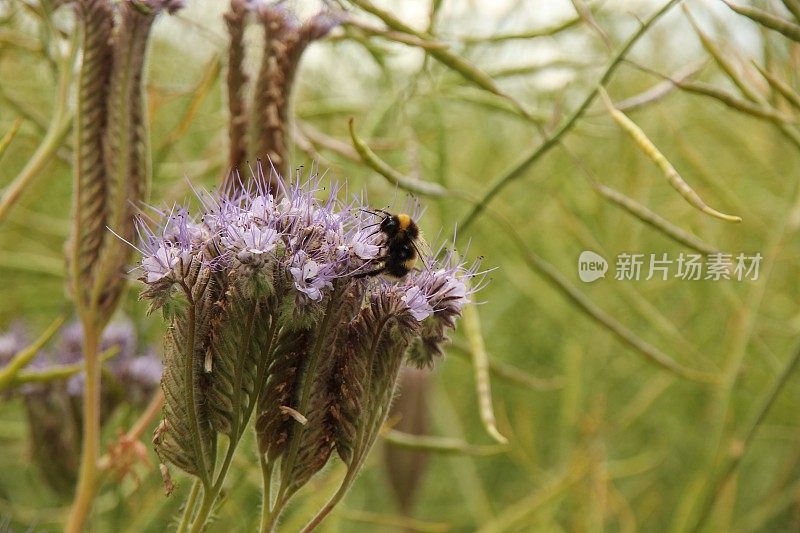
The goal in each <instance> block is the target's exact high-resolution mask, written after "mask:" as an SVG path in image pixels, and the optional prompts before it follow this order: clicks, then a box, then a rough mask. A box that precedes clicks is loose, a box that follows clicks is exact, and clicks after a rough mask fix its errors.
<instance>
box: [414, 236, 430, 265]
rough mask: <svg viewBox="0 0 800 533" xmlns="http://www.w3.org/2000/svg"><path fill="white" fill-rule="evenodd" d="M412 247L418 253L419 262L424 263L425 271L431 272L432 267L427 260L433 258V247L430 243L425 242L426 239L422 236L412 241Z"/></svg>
mask: <svg viewBox="0 0 800 533" xmlns="http://www.w3.org/2000/svg"><path fill="white" fill-rule="evenodd" d="M411 245H412V246H413V247H414V250H415V251H416V252H417V257H419V260H420V261H422V264H423V265H425V269H426V270H430V269H431V267H430V265H428V261H427V260H426V259H425V258H426V257H431V247H430V245H429V244H428V241H426V240H425V237H423V236H422V235H420V236H419V237H417V239H416V240H414V241H411Z"/></svg>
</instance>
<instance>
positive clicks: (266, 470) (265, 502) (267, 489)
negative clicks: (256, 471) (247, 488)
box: [259, 454, 275, 531]
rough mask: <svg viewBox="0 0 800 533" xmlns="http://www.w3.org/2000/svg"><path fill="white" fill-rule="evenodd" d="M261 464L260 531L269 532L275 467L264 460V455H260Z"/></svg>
mask: <svg viewBox="0 0 800 533" xmlns="http://www.w3.org/2000/svg"><path fill="white" fill-rule="evenodd" d="M259 462H260V464H261V485H262V487H261V496H262V502H261V526H260V528H259V530H260V531H269V528H270V526H271V523H272V521H273V518H272V517H273V513H272V509H271V508H270V507H271V505H272V469H273V466H274V465H275V463H274V462H272V461H267V460H266V454H260V457H259Z"/></svg>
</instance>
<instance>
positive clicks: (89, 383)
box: [65, 322, 100, 533]
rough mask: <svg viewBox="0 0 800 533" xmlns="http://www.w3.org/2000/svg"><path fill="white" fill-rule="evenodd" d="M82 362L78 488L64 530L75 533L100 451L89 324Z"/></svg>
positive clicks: (93, 335) (95, 340)
mask: <svg viewBox="0 0 800 533" xmlns="http://www.w3.org/2000/svg"><path fill="white" fill-rule="evenodd" d="M83 326H84V359H85V361H86V381H85V383H84V394H83V445H82V450H81V467H80V474H79V477H78V488H77V490H76V492H75V500H74V502H73V504H72V509H71V510H70V514H69V519H68V521H67V526H66V528H65V531H66V532H67V533H79V532H80V531H82V530H83V529H84V525H85V523H86V520H87V518H88V516H89V512H90V511H91V508H92V502H93V500H94V497H95V493H96V491H97V488H98V485H97V458H98V455H99V450H100V361H99V357H98V354H97V347H98V345H99V343H100V331H99V329H98V328H97V327H96V326H95V325H94V324H92V323H91V322H85V323H84V325H83Z"/></svg>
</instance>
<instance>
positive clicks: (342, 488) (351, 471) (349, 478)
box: [262, 457, 361, 533]
mask: <svg viewBox="0 0 800 533" xmlns="http://www.w3.org/2000/svg"><path fill="white" fill-rule="evenodd" d="M360 469H361V460H360V457H359V458H358V461H356V458H355V457H354V458H353V466H351V467H350V468H348V469H347V473H345V475H344V479H343V480H342V483H341V484H340V485H339V488H338V489H336V492H335V493H334V494H333V496H331V498H330V499H329V500H328V502H327V503H326V504H325V506H324V507H323V508H322V509H320V510H319V512H318V513H317V514H316V515H315V516H314V518H312V519H311V521H310V522H309V523H308V524H306V526H305V527H304V528H303V533H308V532H309V531H313V530H314V528H316V527H317V526H318V525H320V524H321V523H322V521H323V520H325V518H326V517H327V516H328V515H329V514H330V513H331V511H333V508H334V507H336V506H337V505H338V504H339V502H340V501H342V499H343V498H344V497H345V495H346V494H347V492H348V491H349V490H350V487H351V486H352V485H353V481H355V479H356V473H358V471H359V470H360ZM262 533H264V530H263V529H262Z"/></svg>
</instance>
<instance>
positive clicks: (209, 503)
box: [191, 310, 277, 533]
mask: <svg viewBox="0 0 800 533" xmlns="http://www.w3.org/2000/svg"><path fill="white" fill-rule="evenodd" d="M254 321H255V310H254V312H253V313H252V316H251V321H250V323H249V324H248V328H247V335H246V339H248V342H249V338H250V331H251V330H252V326H253V323H254ZM276 329H277V320H273V322H272V325H271V326H270V331H269V334H268V339H269V340H268V342H267V346H266V347H265V350H264V353H265V354H269V353H271V352H272V344H273V341H274V339H275V331H276ZM268 358H269V357H268V356H264V357H262V359H261V361H259V369H258V374H257V375H258V378H257V380H256V383H261V380H262V379H263V371H264V367H265V366H266V361H267V360H268ZM236 388H237V390H240V389H241V376H237V386H236ZM237 405H241V399H239V400H238V401H237ZM255 405H256V399H255V398H253V401H251V402H250V404H249V405H248V406H247V411H246V412H245V413H244V417H243V418H242V419H241V424H240V423H239V422H238V420H239V417H238V415H237V416H236V417H235V418H234V423H233V431H232V433H231V440H230V442H229V443H228V450H227V451H226V453H225V459H224V460H223V461H222V466H221V467H220V470H219V473H218V474H217V479H216V481H215V482H214V485H213V486H212V487H210V488H207V490H206V491H205V492H204V493H203V501H202V503H201V504H200V509H199V511H198V512H197V516H196V517H195V519H194V523H193V525H192V529H191V531H192V532H193V533H194V532H199V531H202V530H203V527H204V526H205V523H206V520H207V519H208V515H209V513H210V512H211V509H212V508H213V506H214V502H215V501H216V499H217V496H219V492H220V491H221V490H222V484H223V483H224V482H225V478H226V477H227V475H228V470H229V469H230V466H231V463H232V461H233V456H234V453H235V452H236V447H237V445H238V444H239V440H240V438H241V434H242V432H241V431H240V427H241V428H243V427H245V426H246V425H247V422H248V421H249V420H250V417H251V416H252V414H253V410H254V409H255ZM262 461H263V459H262ZM262 464H263V463H262Z"/></svg>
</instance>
